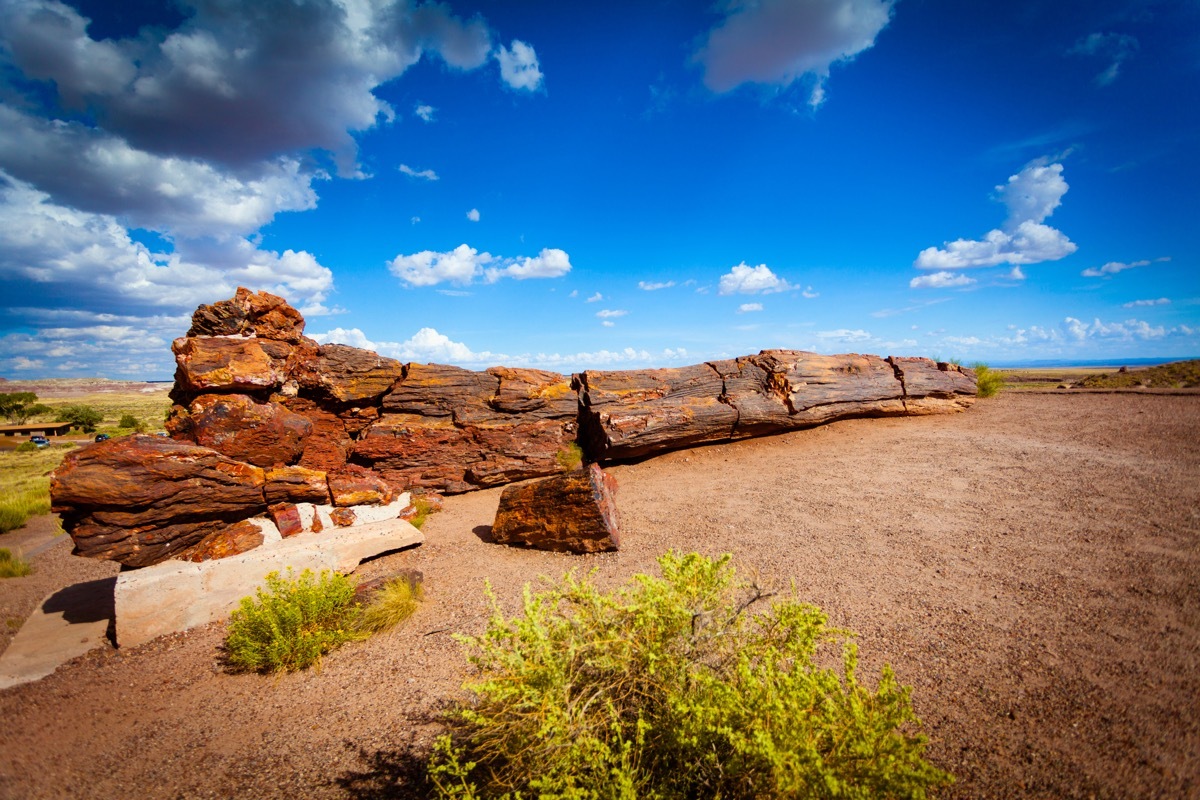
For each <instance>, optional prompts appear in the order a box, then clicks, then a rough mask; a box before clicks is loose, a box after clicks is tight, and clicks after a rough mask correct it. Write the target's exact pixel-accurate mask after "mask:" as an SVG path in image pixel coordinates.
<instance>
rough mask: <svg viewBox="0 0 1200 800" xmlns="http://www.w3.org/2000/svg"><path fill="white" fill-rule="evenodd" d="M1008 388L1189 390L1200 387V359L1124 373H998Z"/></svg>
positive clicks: (1087, 370) (1082, 370) (1099, 369)
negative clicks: (1002, 376) (1001, 375)
mask: <svg viewBox="0 0 1200 800" xmlns="http://www.w3.org/2000/svg"><path fill="white" fill-rule="evenodd" d="M997 371H998V372H1001V373H1002V374H1003V375H1004V380H1005V387H1004V388H1005V389H1006V390H1009V391H1018V392H1019V391H1031V390H1038V389H1055V388H1058V387H1067V386H1069V387H1078V388H1083V389H1136V388H1151V389H1190V388H1196V387H1200V360H1198V361H1176V362H1174V363H1171V364H1160V365H1158V366H1155V367H1138V368H1134V369H1128V370H1126V371H1124V372H1121V371H1119V370H1118V369H1114V368H1111V367H1044V368H1037V369H1003V370H997Z"/></svg>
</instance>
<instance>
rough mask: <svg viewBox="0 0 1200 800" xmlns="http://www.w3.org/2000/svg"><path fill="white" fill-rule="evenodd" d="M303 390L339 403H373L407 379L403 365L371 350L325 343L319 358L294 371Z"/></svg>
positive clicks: (318, 351) (298, 365)
mask: <svg viewBox="0 0 1200 800" xmlns="http://www.w3.org/2000/svg"><path fill="white" fill-rule="evenodd" d="M292 372H293V377H295V378H296V380H297V382H298V384H299V386H300V388H301V389H306V390H308V391H311V392H316V393H318V394H322V395H326V396H328V397H330V398H332V399H333V400H336V401H337V402H339V403H354V402H361V401H364V400H374V399H375V398H378V397H380V396H381V395H383V394H384V393H385V392H387V391H388V390H389V389H391V388H392V385H393V384H394V383H396V382H397V381H399V380H400V379H401V378H403V377H404V365H403V364H401V363H400V362H399V361H396V360H395V359H393V358H385V357H384V356H381V355H379V354H378V353H373V352H371V351H370V350H361V349H359V348H357V347H350V346H349V345H344V344H323V345H321V346H320V348H318V350H317V353H316V356H315V357H314V358H311V359H308V360H306V361H305V362H303V363H299V364H296V365H295V367H294V369H293V370H292Z"/></svg>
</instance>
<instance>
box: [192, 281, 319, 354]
mask: <svg viewBox="0 0 1200 800" xmlns="http://www.w3.org/2000/svg"><path fill="white" fill-rule="evenodd" d="M187 335H188V336H257V337H259V338H262V339H275V340H277V341H281V342H291V343H293V344H295V343H298V342H300V340H301V339H302V338H303V337H304V317H302V316H300V312H299V311H297V310H296V309H294V308H292V307H291V306H290V305H288V302H287V301H286V300H284V299H283V298H282V297H279V296H277V295H273V294H269V293H267V292H251V291H250V290H249V289H246V288H244V287H241V286H239V287H238V289H237V293H236V294H235V295H234V296H233V298H232V299H230V300H222V301H220V302H219V303H213V304H212V305H202V306H200V307H199V308H197V309H196V312H195V313H194V314H192V327H191V329H190V330H189V331H188V332H187Z"/></svg>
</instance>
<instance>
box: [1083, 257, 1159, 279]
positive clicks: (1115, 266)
mask: <svg viewBox="0 0 1200 800" xmlns="http://www.w3.org/2000/svg"><path fill="white" fill-rule="evenodd" d="M1149 265H1150V261H1149V260H1148V259H1142V260H1141V261H1132V262H1130V263H1128V264H1124V263H1122V262H1120V261H1109V262H1108V263H1107V264H1104V265H1103V266H1100V267H1088V268H1087V269H1085V270H1084V271H1083V272H1081V273H1079V274H1080V275H1082V276H1083V277H1085V278H1107V277H1108V276H1110V275H1116V274H1117V273H1119V272H1124V271H1125V270H1127V269H1133V268H1134V267H1146V266H1149Z"/></svg>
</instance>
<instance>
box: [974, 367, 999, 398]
mask: <svg viewBox="0 0 1200 800" xmlns="http://www.w3.org/2000/svg"><path fill="white" fill-rule="evenodd" d="M974 369H975V392H976V394H977V395H979V396H980V397H992V396H993V395H995V394H996V393H997V392H999V391H1000V390H1001V389H1003V388H1004V375H1003V374H1001V373H999V372H996V371H995V370H993V369H989V368H988V365H987V364H976V365H975V367H974Z"/></svg>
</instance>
